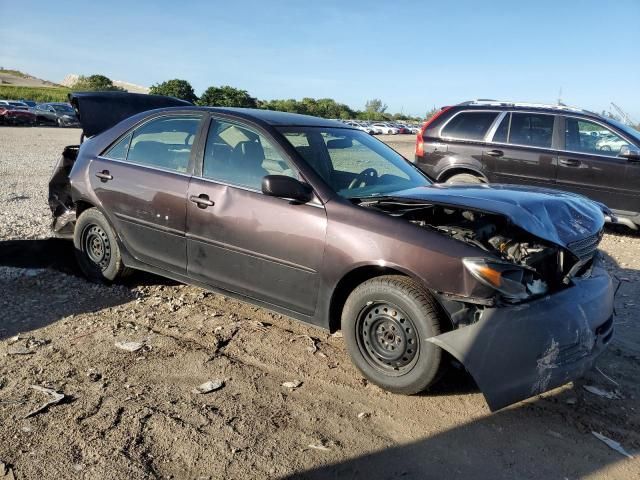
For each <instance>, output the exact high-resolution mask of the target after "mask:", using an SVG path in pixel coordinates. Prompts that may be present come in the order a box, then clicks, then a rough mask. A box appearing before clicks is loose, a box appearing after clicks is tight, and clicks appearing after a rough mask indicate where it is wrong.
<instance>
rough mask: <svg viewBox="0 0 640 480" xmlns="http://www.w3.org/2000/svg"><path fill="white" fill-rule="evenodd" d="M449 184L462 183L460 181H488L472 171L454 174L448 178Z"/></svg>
mask: <svg viewBox="0 0 640 480" xmlns="http://www.w3.org/2000/svg"><path fill="white" fill-rule="evenodd" d="M444 183H446V184H447V185H455V184H460V183H476V184H477V183H486V182H485V181H484V179H482V178H481V177H478V176H477V175H473V174H471V173H458V174H457V175H452V176H451V177H449V178H447V180H446V182H444Z"/></svg>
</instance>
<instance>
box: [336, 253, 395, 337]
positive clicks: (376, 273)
mask: <svg viewBox="0 0 640 480" xmlns="http://www.w3.org/2000/svg"><path fill="white" fill-rule="evenodd" d="M382 275H404V276H407V275H406V274H404V273H403V272H400V271H398V270H395V269H393V268H389V267H378V266H375V265H367V266H364V267H358V268H356V269H354V270H351V271H350V272H349V273H347V274H346V275H345V276H344V277H342V279H341V280H340V281H339V282H338V285H336V288H335V289H334V290H333V294H332V295H331V304H330V306H329V330H330V331H331V332H335V331H336V330H339V329H340V317H341V316H342V308H343V307H344V303H345V302H346V301H347V298H348V297H349V295H350V294H351V292H353V290H354V289H355V288H356V287H357V286H358V285H360V284H361V283H363V282H366V281H367V280H370V279H372V278H374V277H380V276H382Z"/></svg>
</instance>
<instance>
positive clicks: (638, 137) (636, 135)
mask: <svg viewBox="0 0 640 480" xmlns="http://www.w3.org/2000/svg"><path fill="white" fill-rule="evenodd" d="M607 120H608V121H609V122H610V123H612V124H614V125H615V126H616V127H618V128H619V129H620V130H622V131H623V132H624V133H626V134H627V135H629V136H630V137H632V138H633V139H634V140H635V141H636V142H640V132H639V131H638V130H636V129H635V128H633V127H630V126H629V125H625V124H624V123H622V122H618V121H617V120H613V119H612V118H609V119H607Z"/></svg>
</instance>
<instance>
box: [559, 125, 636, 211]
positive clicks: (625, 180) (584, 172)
mask: <svg viewBox="0 0 640 480" xmlns="http://www.w3.org/2000/svg"><path fill="white" fill-rule="evenodd" d="M564 122H565V125H564V149H563V151H562V152H561V153H560V158H559V161H558V163H559V166H558V188H561V189H562V190H568V191H571V192H576V193H580V194H582V195H586V196H588V197H590V198H593V199H594V200H598V201H600V202H602V203H604V204H605V205H607V206H608V207H609V208H612V209H614V210H617V211H619V212H622V213H636V212H639V211H640V163H638V162H633V161H629V160H627V159H626V158H623V157H619V156H618V154H619V153H620V148H621V147H623V146H625V145H633V144H632V143H631V142H630V141H628V140H627V139H625V138H623V137H622V136H621V135H620V134H618V133H616V132H614V131H613V130H611V129H610V128H608V127H607V126H605V125H604V124H603V123H600V122H596V121H590V120H586V119H584V118H579V117H571V116H566V117H565V118H564Z"/></svg>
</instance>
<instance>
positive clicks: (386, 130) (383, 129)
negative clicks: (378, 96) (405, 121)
mask: <svg viewBox="0 0 640 480" xmlns="http://www.w3.org/2000/svg"><path fill="white" fill-rule="evenodd" d="M372 127H375V128H376V129H377V130H378V131H379V132H380V133H382V134H384V135H397V134H398V133H399V132H398V129H397V128H396V127H392V126H391V125H389V124H387V123H380V122H378V123H374V124H373V125H372Z"/></svg>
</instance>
